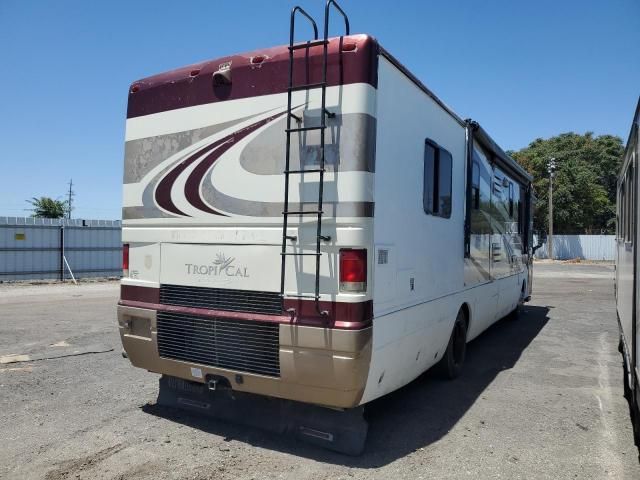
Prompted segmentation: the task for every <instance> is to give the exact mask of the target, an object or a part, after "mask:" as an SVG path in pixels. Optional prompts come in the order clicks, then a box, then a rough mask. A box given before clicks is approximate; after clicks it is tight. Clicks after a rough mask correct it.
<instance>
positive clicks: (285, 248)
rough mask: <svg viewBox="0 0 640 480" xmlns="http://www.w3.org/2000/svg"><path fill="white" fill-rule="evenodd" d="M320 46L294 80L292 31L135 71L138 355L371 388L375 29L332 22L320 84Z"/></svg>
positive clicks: (131, 285)
mask: <svg viewBox="0 0 640 480" xmlns="http://www.w3.org/2000/svg"><path fill="white" fill-rule="evenodd" d="M323 50H324V46H323V45H321V44H320V45H315V46H311V47H309V48H304V49H299V50H296V51H295V52H294V56H293V58H294V61H293V64H292V72H293V73H292V84H293V85H294V88H293V89H290V88H289V50H288V48H287V47H276V48H270V49H264V50H259V51H256V52H253V53H249V54H242V55H235V56H230V57H224V58H220V59H218V60H215V61H208V62H204V63H200V64H196V65H190V66H188V67H185V68H181V69H178V70H174V71H171V72H168V73H164V74H161V75H157V76H154V77H149V78H146V79H143V80H140V81H137V82H134V83H133V84H132V85H131V87H130V91H129V102H128V111H127V123H126V145H125V168H124V188H123V243H124V256H123V269H124V276H123V279H122V287H121V298H120V302H119V305H118V321H119V328H120V334H121V338H122V343H123V345H124V349H125V351H126V355H127V356H128V358H129V359H130V361H131V362H132V364H133V365H135V366H137V367H140V368H145V369H147V370H149V371H152V372H157V373H161V374H164V375H167V376H170V377H173V378H179V379H183V380H185V381H189V382H195V383H198V384H207V385H209V386H211V387H212V388H219V387H220V386H224V387H227V388H231V389H233V390H234V391H236V392H249V393H254V394H260V395H266V396H270V397H279V398H283V399H289V400H295V401H300V402H307V403H313V404H318V405H324V406H330V407H339V408H349V407H354V406H357V405H359V404H360V403H361V399H362V395H363V392H364V389H365V383H366V381H367V376H368V372H369V363H370V358H371V346H372V316H373V307H372V294H371V291H372V288H371V286H372V270H373V269H372V258H371V257H372V255H371V252H373V238H372V236H373V201H374V197H373V189H374V164H375V143H376V118H375V112H376V79H377V55H378V48H377V44H376V42H375V41H374V40H373V39H372V38H370V37H368V36H364V35H355V36H347V37H341V38H335V39H330V41H329V43H328V46H327V52H328V53H327V69H326V72H327V79H326V90H325V88H324V87H317V86H316V87H313V86H310V87H306V88H301V89H299V90H297V89H296V88H295V86H297V85H300V86H302V85H318V84H321V83H323V82H322V80H323V79H322V71H323ZM323 90H325V91H324V92H323ZM323 94H324V95H326V97H325V111H324V112H323V111H322V96H323ZM289 95H290V96H291V97H290V98H289ZM289 105H290V107H291V108H290V109H289ZM323 124H324V125H325V126H326V128H324V139H322V130H323V129H321V128H318V127H321V126H322V125H323ZM286 130H289V134H288V135H287V133H286ZM288 136H289V137H290V138H289V141H287V137H288ZM323 140H324V141H323ZM287 143H289V147H287ZM323 145H324V146H323ZM287 148H289V153H288V158H289V165H286V158H287ZM323 151H324V157H325V161H324V163H325V168H324V170H325V172H324V173H321V172H319V170H321V164H322V163H323V162H322V158H321V157H322V154H323ZM285 170H288V172H289V173H288V175H285V173H284V172H285ZM321 175H323V176H324V178H323V179H322V180H321V179H320V176H321ZM287 176H288V177H289V178H288V182H287V179H286V177H287ZM287 183H288V185H286V184H287ZM285 185H286V186H285ZM320 188H322V192H320V191H319V190H320ZM285 190H287V197H288V198H287V199H286V200H285ZM318 210H321V211H322V214H321V219H320V220H321V221H320V222H318V216H317V214H314V213H313V212H317V211H318ZM283 212H288V213H286V214H285V213H283ZM285 220H286V229H283V224H284V222H285ZM318 225H320V229H318ZM318 238H319V239H320V240H319V241H320V249H319V253H320V255H319V258H320V260H319V268H318V269H316V259H317V257H318V255H316V253H317V250H316V247H317V241H318ZM283 257H284V267H283ZM316 294H317V297H316Z"/></svg>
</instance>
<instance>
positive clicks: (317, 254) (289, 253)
mask: <svg viewBox="0 0 640 480" xmlns="http://www.w3.org/2000/svg"><path fill="white" fill-rule="evenodd" d="M280 255H291V256H304V255H313V256H315V257H320V256H321V255H322V253H297V252H283V253H281V254H280Z"/></svg>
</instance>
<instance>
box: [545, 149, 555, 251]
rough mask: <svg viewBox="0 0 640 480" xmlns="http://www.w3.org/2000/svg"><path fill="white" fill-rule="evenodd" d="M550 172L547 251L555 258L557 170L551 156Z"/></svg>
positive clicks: (548, 167) (548, 169)
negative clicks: (555, 190) (555, 188)
mask: <svg viewBox="0 0 640 480" xmlns="http://www.w3.org/2000/svg"><path fill="white" fill-rule="evenodd" d="M547 171H548V172H549V235H548V237H547V251H548V252H549V258H550V259H551V260H553V177H554V175H555V171H556V159H555V158H550V159H549V162H548V163H547Z"/></svg>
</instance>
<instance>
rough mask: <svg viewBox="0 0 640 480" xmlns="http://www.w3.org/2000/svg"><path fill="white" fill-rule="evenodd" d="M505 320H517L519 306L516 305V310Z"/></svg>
mask: <svg viewBox="0 0 640 480" xmlns="http://www.w3.org/2000/svg"><path fill="white" fill-rule="evenodd" d="M507 318H508V319H509V320H518V319H519V318H520V304H518V305H517V306H516V308H514V309H513V310H512V311H511V312H510V313H509V315H507Z"/></svg>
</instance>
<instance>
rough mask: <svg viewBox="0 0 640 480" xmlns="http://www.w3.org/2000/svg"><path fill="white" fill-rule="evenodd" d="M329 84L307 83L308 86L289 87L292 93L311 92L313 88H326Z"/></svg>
mask: <svg viewBox="0 0 640 480" xmlns="http://www.w3.org/2000/svg"><path fill="white" fill-rule="evenodd" d="M326 85H327V84H326V83H324V82H320V83H307V84H306V85H293V86H291V87H289V91H290V92H297V91H298V90H311V89H312V88H320V87H324V86H326Z"/></svg>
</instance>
